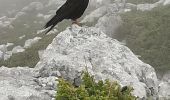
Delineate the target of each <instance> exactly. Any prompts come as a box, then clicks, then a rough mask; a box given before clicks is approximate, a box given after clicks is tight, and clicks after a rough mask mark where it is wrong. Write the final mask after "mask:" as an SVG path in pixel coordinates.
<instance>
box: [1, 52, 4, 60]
mask: <svg viewBox="0 0 170 100" xmlns="http://www.w3.org/2000/svg"><path fill="white" fill-rule="evenodd" d="M3 57H4V53H3V52H2V51H0V60H1V59H4V58H3Z"/></svg>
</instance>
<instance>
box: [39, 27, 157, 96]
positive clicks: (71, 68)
mask: <svg viewBox="0 0 170 100" xmlns="http://www.w3.org/2000/svg"><path fill="white" fill-rule="evenodd" d="M39 54H41V55H40V61H39V62H38V64H37V65H36V69H38V70H39V76H41V77H43V78H47V77H51V76H55V77H64V78H65V79H67V80H69V81H70V82H72V83H74V84H79V82H80V81H79V79H80V75H81V72H82V71H83V70H85V69H86V68H87V69H88V71H89V72H90V74H92V75H94V77H95V79H96V80H105V79H110V80H114V81H118V82H119V83H120V84H121V85H122V86H124V85H130V86H132V87H133V88H134V91H133V94H134V95H135V96H138V97H139V98H145V97H146V96H157V93H158V80H157V76H156V73H155V70H154V69H153V68H152V67H151V66H150V65H148V64H146V63H144V62H142V61H141V60H139V59H138V58H137V57H136V56H135V55H134V54H133V53H132V51H131V50H130V49H129V48H127V47H126V46H124V45H122V44H121V43H120V42H118V41H117V40H115V39H112V38H110V37H108V36H107V35H106V34H104V33H103V32H102V31H100V29H98V28H95V27H79V26H76V25H73V26H72V27H69V28H67V29H66V30H65V31H63V32H61V33H60V34H58V35H57V36H56V37H55V38H54V39H53V41H52V43H51V44H49V46H48V47H47V48H46V50H44V51H41V53H39Z"/></svg>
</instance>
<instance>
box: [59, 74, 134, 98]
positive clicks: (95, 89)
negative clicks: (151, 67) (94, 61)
mask: <svg viewBox="0 0 170 100" xmlns="http://www.w3.org/2000/svg"><path fill="white" fill-rule="evenodd" d="M132 90H133V88H132V87H129V86H125V87H123V88H121V86H120V85H119V84H118V83H117V82H110V81H109V80H106V81H105V82H103V81H99V82H95V80H94V78H93V77H92V76H90V75H89V73H88V72H84V74H83V77H82V84H81V85H80V86H79V87H75V86H74V85H72V84H71V83H70V82H67V81H65V80H64V79H59V84H58V88H57V95H56V100H136V99H137V98H136V97H135V96H133V95H132V94H131V92H132Z"/></svg>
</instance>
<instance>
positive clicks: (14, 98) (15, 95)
mask: <svg viewBox="0 0 170 100" xmlns="http://www.w3.org/2000/svg"><path fill="white" fill-rule="evenodd" d="M36 80H38V79H36V74H35V69H31V68H28V67H24V68H23V67H22V68H21V67H17V68H6V67H0V90H1V91H0V100H51V97H50V96H49V94H48V93H47V92H46V91H43V89H42V87H41V85H39V84H38V82H37V81H36Z"/></svg>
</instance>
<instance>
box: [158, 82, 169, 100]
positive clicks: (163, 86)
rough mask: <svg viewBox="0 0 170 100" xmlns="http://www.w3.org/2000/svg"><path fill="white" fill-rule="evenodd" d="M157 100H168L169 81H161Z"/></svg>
mask: <svg viewBox="0 0 170 100" xmlns="http://www.w3.org/2000/svg"><path fill="white" fill-rule="evenodd" d="M159 98H160V100H169V99H170V80H169V82H165V81H162V82H161V83H160V84H159Z"/></svg>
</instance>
